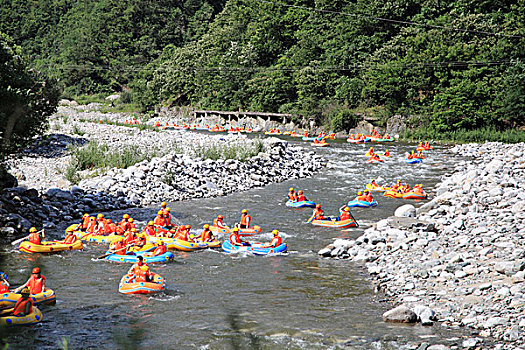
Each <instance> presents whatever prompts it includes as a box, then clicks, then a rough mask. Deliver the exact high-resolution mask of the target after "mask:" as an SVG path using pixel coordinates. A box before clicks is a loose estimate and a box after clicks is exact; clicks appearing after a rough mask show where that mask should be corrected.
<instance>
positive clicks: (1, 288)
mask: <svg viewBox="0 0 525 350" xmlns="http://www.w3.org/2000/svg"><path fill="white" fill-rule="evenodd" d="M3 293H9V286H8V285H7V283H6V282H5V281H0V294H3Z"/></svg>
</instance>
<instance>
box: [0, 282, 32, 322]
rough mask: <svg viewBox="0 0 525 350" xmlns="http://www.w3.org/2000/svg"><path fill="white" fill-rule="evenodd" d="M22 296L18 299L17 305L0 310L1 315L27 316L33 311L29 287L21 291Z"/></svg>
mask: <svg viewBox="0 0 525 350" xmlns="http://www.w3.org/2000/svg"><path fill="white" fill-rule="evenodd" d="M20 294H22V296H21V297H20V298H19V299H18V300H17V301H16V303H15V306H13V307H12V308H10V309H6V310H3V311H0V316H9V315H13V316H19V317H20V316H27V315H29V314H31V312H33V300H32V299H31V298H30V297H29V295H30V293H29V288H23V289H22V290H21V291H20Z"/></svg>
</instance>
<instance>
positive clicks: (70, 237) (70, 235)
mask: <svg viewBox="0 0 525 350" xmlns="http://www.w3.org/2000/svg"><path fill="white" fill-rule="evenodd" d="M77 239H78V238H77V235H75V233H73V231H71V232H68V234H67V236H66V238H64V241H63V242H64V244H72V243H75V242H76V241H77Z"/></svg>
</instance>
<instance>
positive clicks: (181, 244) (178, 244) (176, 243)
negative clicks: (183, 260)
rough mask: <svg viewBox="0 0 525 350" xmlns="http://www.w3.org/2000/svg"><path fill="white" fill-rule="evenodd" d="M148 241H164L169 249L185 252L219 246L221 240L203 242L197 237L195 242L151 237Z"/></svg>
mask: <svg viewBox="0 0 525 350" xmlns="http://www.w3.org/2000/svg"><path fill="white" fill-rule="evenodd" d="M148 242H150V243H157V242H162V243H164V244H165V245H166V247H167V248H168V249H176V250H182V251H185V252H192V251H194V250H199V249H209V248H219V247H220V246H221V242H219V241H218V240H213V241H211V242H204V243H203V242H202V241H201V240H200V238H197V239H196V240H195V241H194V242H187V241H183V240H181V239H177V238H168V237H150V238H148Z"/></svg>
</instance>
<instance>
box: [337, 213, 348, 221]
mask: <svg viewBox="0 0 525 350" xmlns="http://www.w3.org/2000/svg"><path fill="white" fill-rule="evenodd" d="M348 219H350V212H349V211H343V212H342V213H341V215H339V220H341V221H343V220H348Z"/></svg>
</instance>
